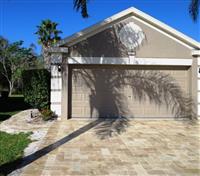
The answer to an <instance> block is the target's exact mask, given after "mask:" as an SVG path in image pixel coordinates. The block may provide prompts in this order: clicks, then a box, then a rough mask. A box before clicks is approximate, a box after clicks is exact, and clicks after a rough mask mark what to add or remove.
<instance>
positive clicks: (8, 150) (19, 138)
mask: <svg viewBox="0 0 200 176" xmlns="http://www.w3.org/2000/svg"><path fill="white" fill-rule="evenodd" d="M30 134H31V133H18V134H9V133H6V132H2V131H0V149H1V152H0V166H1V165H2V164H5V163H9V162H12V161H15V160H16V159H19V158H21V157H22V156H23V153H24V152H23V151H24V149H25V148H26V147H27V146H28V144H29V143H30V142H31V140H30V139H29V136H30Z"/></svg>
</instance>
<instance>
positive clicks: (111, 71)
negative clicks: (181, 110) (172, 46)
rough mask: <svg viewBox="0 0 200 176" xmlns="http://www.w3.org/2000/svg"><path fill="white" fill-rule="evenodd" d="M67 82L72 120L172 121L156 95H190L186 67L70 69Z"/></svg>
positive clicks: (84, 67) (73, 67) (82, 67)
mask: <svg viewBox="0 0 200 176" xmlns="http://www.w3.org/2000/svg"><path fill="white" fill-rule="evenodd" d="M69 78H70V81H69V82H70V90H69V92H70V93H69V95H70V96H69V102H70V103H69V111H70V114H69V115H70V116H71V117H72V118H76V117H78V118H90V117H117V116H128V117H145V118H148V117H153V118H156V117H158V118H159V117H166V118H168V117H173V114H172V112H171V110H170V109H168V108H167V106H166V105H165V104H164V103H163V102H160V97H159V96H160V94H159V93H162V92H158V91H159V90H164V91H168V89H167V88H166V86H167V85H170V86H171V87H170V86H169V89H170V88H172V87H173V86H172V85H173V84H174V85H179V86H180V88H181V89H182V91H183V92H185V93H186V94H189V92H190V88H189V85H190V83H189V68H188V67H175V66H173V67H166V66H165V67H164V66H163V67H161V66H159V67H158V66H151V67H150V66H111V65H110V66H108V65H107V66H106V65H101V66H99V65H70V69H69ZM158 85H159V86H158ZM162 86H164V88H163V89H162ZM158 87H159V88H160V89H159V90H157V88H158ZM168 102H170V100H168Z"/></svg>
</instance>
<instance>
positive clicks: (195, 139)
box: [22, 120, 200, 176]
mask: <svg viewBox="0 0 200 176" xmlns="http://www.w3.org/2000/svg"><path fill="white" fill-rule="evenodd" d="M91 122H92V121H89V120H68V121H67V120H63V121H59V122H56V123H54V124H53V125H52V127H51V128H50V129H49V131H48V134H47V136H46V139H45V142H44V144H43V146H41V149H42V148H44V147H45V146H48V145H50V144H52V143H54V145H53V146H51V148H50V149H49V148H48V152H47V153H48V154H46V153H45V152H44V156H41V157H39V158H38V159H37V160H35V161H34V162H32V163H30V164H29V165H27V166H26V168H25V169H24V172H23V173H22V175H23V176H34V175H37V176H39V175H44V176H49V175H52V176H60V175H63V176H64V175H109V176H110V175H131V176H134V175H139V176H146V175H153V176H156V175H157V176H158V175H159V176H160V175H168V176H174V175H180V176H190V175H192V176H195V175H200V133H199V129H200V124H199V122H198V123H190V122H188V121H175V120H132V121H130V122H129V127H128V128H126V132H123V133H121V134H118V135H114V136H113V137H110V138H105V139H101V138H100V137H99V135H97V134H96V133H97V128H98V127H93V128H92V127H91V126H90V125H88V124H90V123H91ZM98 125H99V126H100V125H101V123H100V124H98V123H97V124H96V125H94V126H98ZM85 126H86V127H85ZM82 127H84V128H82ZM80 128H81V129H80ZM72 132H75V133H73V134H72V135H70V133H72ZM68 135H69V136H68ZM60 139H62V140H61V141H59V140H60ZM57 141H59V142H57ZM56 142H57V143H56Z"/></svg>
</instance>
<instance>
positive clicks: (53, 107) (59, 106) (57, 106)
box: [51, 104, 61, 116]
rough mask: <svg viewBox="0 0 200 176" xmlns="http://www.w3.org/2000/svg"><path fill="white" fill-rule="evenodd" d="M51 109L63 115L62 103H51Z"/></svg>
mask: <svg viewBox="0 0 200 176" xmlns="http://www.w3.org/2000/svg"><path fill="white" fill-rule="evenodd" d="M51 110H52V111H53V112H54V113H55V114H56V115H58V116H61V104H51Z"/></svg>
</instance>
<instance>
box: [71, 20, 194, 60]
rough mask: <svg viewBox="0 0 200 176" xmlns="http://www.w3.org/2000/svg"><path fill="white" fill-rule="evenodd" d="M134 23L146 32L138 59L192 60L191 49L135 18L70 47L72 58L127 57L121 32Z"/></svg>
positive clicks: (137, 51) (137, 54) (137, 52)
mask: <svg viewBox="0 0 200 176" xmlns="http://www.w3.org/2000/svg"><path fill="white" fill-rule="evenodd" d="M129 22H134V23H135V24H137V25H138V26H139V27H140V28H141V29H142V30H143V32H144V34H145V37H146V39H145V40H144V41H143V43H142V45H141V46H140V47H139V48H138V49H137V50H136V56H137V57H147V58H192V56H191V49H189V48H188V47H186V46H184V45H183V44H181V43H180V42H177V41H175V40H174V39H172V38H170V37H168V36H166V35H165V34H163V33H161V32H159V31H158V30H155V29H153V28H152V27H151V25H147V24H145V23H143V22H141V21H139V20H137V19H134V18H133V17H129V18H128V19H125V20H123V21H121V22H119V23H117V24H114V25H112V26H110V27H109V28H107V29H105V30H104V31H102V32H100V33H97V34H95V35H93V36H91V37H89V38H87V39H85V40H83V41H81V42H79V43H77V44H75V45H74V46H72V47H70V56H71V57H74V56H84V57H126V56H128V51H127V49H126V47H125V46H124V45H123V44H122V43H121V42H120V40H119V38H118V37H117V36H118V33H119V30H120V29H121V28H122V26H124V25H125V24H127V23H129Z"/></svg>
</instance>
